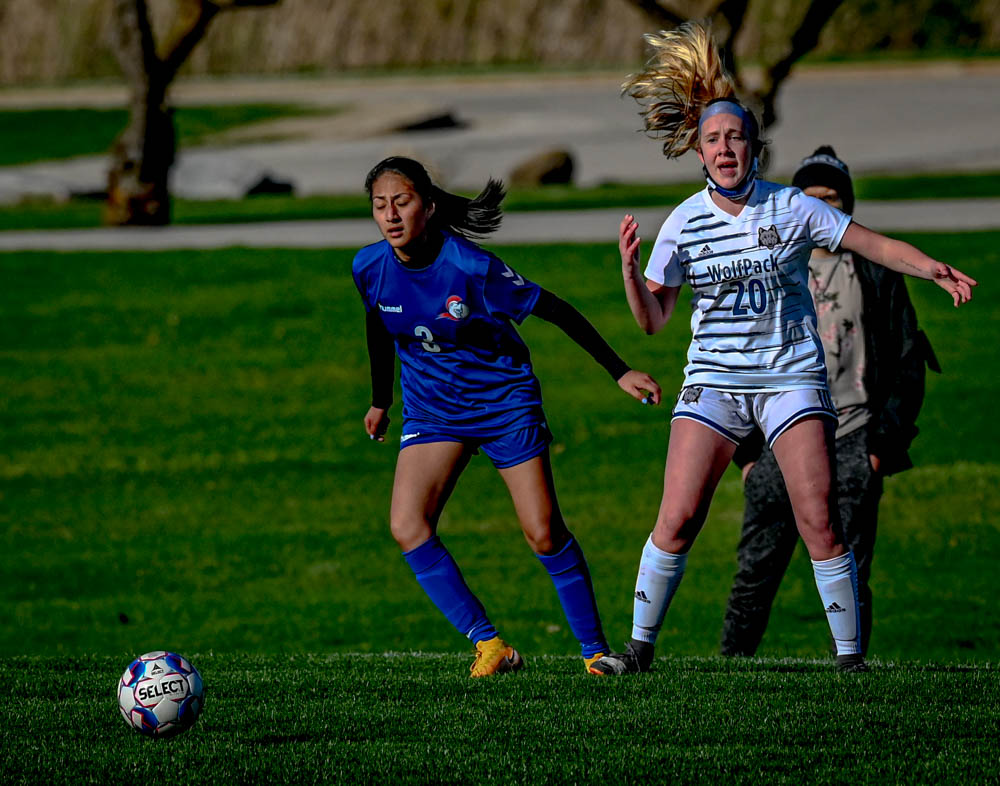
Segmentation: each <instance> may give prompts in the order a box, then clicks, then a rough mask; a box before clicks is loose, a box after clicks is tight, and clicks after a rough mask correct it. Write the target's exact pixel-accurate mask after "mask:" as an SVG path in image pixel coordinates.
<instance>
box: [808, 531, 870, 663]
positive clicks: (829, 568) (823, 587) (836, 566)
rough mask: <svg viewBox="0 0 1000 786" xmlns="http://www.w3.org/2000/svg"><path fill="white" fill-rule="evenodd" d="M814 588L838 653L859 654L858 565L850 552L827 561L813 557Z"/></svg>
mask: <svg viewBox="0 0 1000 786" xmlns="http://www.w3.org/2000/svg"><path fill="white" fill-rule="evenodd" d="M812 564H813V573H814V574H815V576H816V589H818V590H819V597H820V599H821V600H822V601H823V607H824V608H825V609H826V620H827V622H829V623H830V632H831V633H832V634H833V640H834V641H835V642H836V644H837V654H838V655H855V654H860V653H861V629H860V627H859V625H858V616H859V614H858V566H857V564H856V563H855V562H854V554H853V552H850V551H848V552H847V553H846V554H841V555H840V556H839V557H834V558H833V559H827V560H813V561H812Z"/></svg>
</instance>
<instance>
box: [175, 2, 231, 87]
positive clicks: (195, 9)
mask: <svg viewBox="0 0 1000 786" xmlns="http://www.w3.org/2000/svg"><path fill="white" fill-rule="evenodd" d="M221 10H222V9H221V8H220V7H219V6H218V5H216V4H215V3H210V2H203V1H202V0H179V1H178V8H177V17H176V18H175V19H174V24H173V27H172V28H171V30H170V33H169V34H168V36H167V38H166V41H164V44H163V47H162V48H161V50H160V51H161V58H162V62H163V74H164V78H165V79H166V81H167V82H170V81H171V80H172V79H173V78H174V77H175V76H176V75H177V71H178V69H180V67H181V66H182V65H184V61H185V60H187V59H188V55H190V54H191V51H192V50H193V49H194V48H195V46H196V45H197V43H198V42H199V41H201V39H202V38H204V37H205V33H206V31H207V30H208V26H209V24H211V22H212V20H213V19H214V18H215V15H216V14H218V13H219V11H221Z"/></svg>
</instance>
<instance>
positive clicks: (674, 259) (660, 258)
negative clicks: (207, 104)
mask: <svg viewBox="0 0 1000 786" xmlns="http://www.w3.org/2000/svg"><path fill="white" fill-rule="evenodd" d="M850 222H851V217H850V216H848V215H845V214H844V213H842V212H841V211H839V210H837V209H836V208H833V207H830V205H828V204H826V202H823V201H822V200H819V199H815V198H813V197H809V196H806V195H805V194H803V193H802V192H801V191H800V190H799V189H797V188H790V187H788V186H782V185H779V184H777V183H769V182H767V181H761V180H758V181H757V183H756V184H755V186H754V190H753V192H752V193H751V195H750V198H749V199H748V200H747V203H746V205H745V206H744V208H743V210H742V212H741V213H740V215H738V216H731V215H729V214H728V213H726V212H725V211H724V210H722V209H721V208H719V207H718V206H717V205H716V204H715V203H714V202H713V201H712V198H711V196H710V195H709V191H708V189H707V188H706V189H705V190H704V191H699V192H698V193H697V194H695V195H694V196H692V197H689V198H688V199H686V200H684V202H682V203H681V204H680V205H678V206H677V208H675V209H674V211H673V212H672V213H671V214H670V216H669V217H668V218H667V220H666V221H665V222H663V227H662V228H661V229H660V233H659V235H658V236H657V238H656V244H655V245H654V246H653V251H652V254H650V257H649V263H648V265H647V266H646V273H645V275H646V278H648V279H650V280H652V281H656V282H657V283H660V284H664V285H666V286H671V287H676V286H680V285H681V284H682V283H684V282H685V281H687V282H688V283H689V284H690V285H691V288H692V289H693V290H694V300H693V303H692V307H693V310H694V313H693V314H692V316H691V346H690V348H689V349H688V363H687V366H686V367H685V369H684V385H685V386H688V385H703V386H706V387H712V388H716V389H719V390H732V391H742V392H755V391H773V390H794V389H797V388H825V387H826V366H825V364H824V359H823V345H822V343H821V342H820V339H819V335H818V333H817V331H816V312H815V308H814V306H813V300H812V296H811V295H810V294H809V287H808V283H807V282H808V272H809V254H810V252H811V251H812V250H813V248H816V247H819V246H822V247H826V248H828V249H830V250H831V251H832V250H834V249H835V248H837V246H839V245H840V240H841V238H842V237H843V236H844V232H845V231H846V230H847V226H848V224H850Z"/></svg>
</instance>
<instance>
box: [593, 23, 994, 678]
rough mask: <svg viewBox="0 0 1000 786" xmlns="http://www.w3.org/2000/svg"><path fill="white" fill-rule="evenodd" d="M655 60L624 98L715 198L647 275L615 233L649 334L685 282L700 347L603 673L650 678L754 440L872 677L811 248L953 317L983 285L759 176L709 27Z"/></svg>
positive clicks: (627, 236) (630, 236)
mask: <svg viewBox="0 0 1000 786" xmlns="http://www.w3.org/2000/svg"><path fill="white" fill-rule="evenodd" d="M646 40H647V42H648V43H649V44H651V46H652V47H653V49H654V55H653V57H652V58H651V59H650V61H649V62H648V63H647V65H646V67H645V69H644V70H643V71H642V72H641V73H639V74H636V75H633V76H631V77H630V78H629V79H628V81H627V82H626V83H625V85H624V90H625V92H627V93H629V95H631V96H632V97H633V98H635V99H636V100H637V101H638V102H639V103H640V105H641V106H642V107H643V112H642V114H643V115H644V119H645V126H646V130H647V132H649V133H650V134H651V135H654V136H657V137H659V138H661V139H663V140H664V142H663V151H664V154H665V155H667V156H668V157H675V156H679V155H681V154H682V153H684V152H686V151H687V150H691V149H693V150H695V151H696V152H697V155H698V158H699V160H700V161H701V162H702V164H703V165H704V174H705V176H706V179H707V181H708V187H707V188H706V189H704V190H703V191H700V192H698V193H697V194H695V195H694V196H692V197H690V198H689V199H687V200H685V201H684V202H683V203H682V204H681V205H679V206H678V207H677V208H676V209H675V210H674V211H673V212H672V213H671V214H670V216H669V217H668V219H667V220H666V222H665V223H664V225H663V227H662V229H661V230H660V233H659V235H658V237H657V239H656V242H655V244H654V246H653V250H652V253H651V255H650V259H649V262H648V264H647V267H646V270H645V276H643V275H642V274H641V273H640V272H639V244H640V238H639V236H638V234H637V230H638V225H637V224H636V222H635V220H634V218H633V216H631V215H626V216H625V217H624V219H623V220H622V222H621V226H620V229H619V250H620V252H621V259H622V273H623V275H624V280H625V292H626V296H627V299H628V303H629V306H630V308H631V310H632V314H633V315H634V316H635V319H636V321H637V322H638V323H639V325H640V327H642V328H643V330H644V331H645V332H646V333H648V334H653V333H656V332H657V331H659V330H660V329H661V328H662V327H663V326H664V325H665V324H666V323H667V321H668V320H669V319H670V317H671V315H672V313H673V311H674V306H675V304H676V303H677V299H678V296H679V293H680V289H681V285H682V284H684V283H685V282H686V283H687V284H689V285H690V286H691V288H692V290H693V292H694V302H693V306H694V308H693V310H692V317H691V329H692V341H691V346H690V349H689V351H688V363H687V366H686V367H685V371H684V373H685V379H684V383H683V387H682V389H681V392H680V395H679V396H678V400H677V404H676V406H675V408H674V411H673V419H672V424H671V429H670V441H669V446H668V449H667V461H666V470H665V473H664V486H663V497H662V501H661V503H660V509H659V513H658V515H657V519H656V524H655V526H654V528H653V532H652V534H651V535H650V537H649V539H648V540H647V542H646V545H645V547H644V549H643V552H642V557H641V560H640V563H639V574H638V578H637V580H636V585H635V599H634V603H633V626H632V638H631V640H630V641H629V642H628V644H627V647H626V651H625V652H623V653H617V654H613V655H611V656H608V657H605V658H602V659H601V660H600V661H598V662H597V663H595V664H594V668H596V669H598V670H601V671H604V672H605V673H609V674H621V673H631V672H639V671H646V670H648V669H649V667H650V664H651V663H652V660H653V651H654V650H653V648H654V645H655V642H656V637H657V634H658V633H659V631H660V627H661V626H662V624H663V619H664V615H665V614H666V611H667V608H668V606H669V605H670V601H671V599H672V597H673V595H674V593H675V592H676V590H677V587H678V585H679V584H680V581H681V578H682V576H683V575H684V570H685V565H686V562H687V554H688V551H689V549H690V548H691V545H692V544H693V543H694V540H695V537H696V536H697V534H698V532H699V531H700V529H701V527H702V525H703V524H704V522H705V519H706V516H707V514H708V508H709V504H710V502H711V499H712V496H713V494H714V492H715V488H716V486H717V485H718V482H719V480H720V478H721V477H722V474H723V472H724V471H725V469H726V467H727V465H728V464H729V462H730V460H731V459H732V457H733V453H734V451H735V449H736V445H737V443H738V442H739V441H740V439H742V438H743V437H745V436H746V435H748V434H749V433H750V432H751V430H752V429H753V428H754V427H759V428H760V430H761V431H762V432H763V433H764V436H765V438H766V439H767V443H768V445H769V446H770V447H771V449H772V451H773V453H774V456H775V458H776V459H777V463H778V466H779V467H780V469H781V473H782V475H783V477H784V480H785V485H786V487H787V489H788V495H789V498H790V501H791V504H792V509H793V511H794V514H795V521H796V525H797V527H798V530H799V533H800V535H801V537H802V539H803V541H804V542H805V545H806V549H807V550H808V552H809V555H810V557H811V559H812V564H813V572H814V575H815V578H816V585H817V588H818V590H819V594H820V598H821V600H822V603H823V608H824V609H825V610H826V614H827V620H828V622H829V624H830V630H831V632H832V634H833V638H834V640H835V642H836V648H837V665H838V667H839V668H840V669H841V670H842V671H848V672H858V671H867V669H868V667H867V664H866V663H865V660H864V657H863V653H862V651H861V643H860V629H859V625H858V595H857V567H856V565H855V561H854V556H853V554H852V553H851V552H850V551H849V550H848V549H847V548H845V546H844V543H843V538H842V535H841V532H840V527H839V524H838V522H837V521H835V520H834V518H833V517H834V516H836V505H833V504H831V497H832V495H833V493H834V486H833V484H832V482H831V480H832V473H833V470H832V464H831V447H832V444H833V438H832V432H833V428H831V427H833V426H835V424H836V418H837V415H836V412H835V410H834V409H833V406H832V402H831V399H830V394H829V391H828V389H827V381H826V367H825V363H824V358H823V349H822V344H821V342H820V339H819V336H818V335H817V332H816V315H815V310H814V307H813V303H812V298H811V296H810V293H809V289H808V286H807V276H808V261H809V256H810V252H811V250H812V249H813V248H817V247H825V248H827V249H828V250H830V251H833V250H835V249H838V248H842V249H846V250H850V251H855V252H857V253H858V254H860V255H862V256H864V257H867V258H868V259H870V260H872V261H874V262H876V263H878V264H881V265H884V266H885V267H887V268H890V269H892V270H897V271H899V272H901V273H907V274H909V275H912V276H916V277H918V278H925V279H930V280H932V281H934V282H935V283H936V284H938V285H939V286H941V287H942V288H943V289H944V290H945V291H946V292H948V294H949V295H951V297H952V299H953V302H954V304H955V305H956V306H958V305H959V304H961V303H964V302H966V301H968V300H969V299H970V298H971V297H972V289H971V288H972V287H973V286H975V285H976V282H975V281H974V280H973V279H971V278H970V277H969V276H966V275H965V274H964V273H961V272H960V271H958V270H955V269H954V268H951V267H949V266H948V265H946V264H944V263H942V262H938V261H936V260H934V259H932V258H930V257H929V256H927V255H926V254H924V253H923V252H921V251H920V250H918V249H916V248H914V247H913V246H911V245H909V244H907V243H902V242H900V241H897V240H891V239H889V238H887V237H884V236H883V235H880V234H877V233H875V232H872V231H871V230H869V229H866V228H865V227H863V226H861V225H860V224H857V223H855V222H853V221H852V220H851V218H850V217H849V216H847V215H845V214H844V213H842V212H841V211H839V210H837V209H835V208H833V207H831V206H829V205H827V204H826V203H825V202H823V201H821V200H819V199H815V198H813V197H808V196H805V195H803V194H802V192H801V191H799V190H798V189H796V188H788V187H784V186H780V185H778V184H776V183H768V182H765V181H762V180H759V179H758V178H757V157H758V155H759V154H760V152H761V149H762V146H763V142H762V140H761V138H760V133H759V130H758V129H759V126H758V124H757V121H756V119H755V118H754V116H753V114H752V113H751V112H750V111H748V110H747V109H746V108H745V107H744V106H742V105H741V104H740V103H739V102H738V101H737V100H736V99H735V98H734V93H735V90H734V85H733V82H732V79H731V77H730V76H729V75H728V74H727V73H726V72H725V69H724V68H723V66H722V63H721V60H720V57H719V53H718V51H717V49H716V47H715V45H714V43H713V41H712V38H711V34H710V32H709V30H708V29H707V28H706V27H705V26H703V25H701V24H699V23H687V24H684V25H681V26H680V27H678V28H677V29H676V30H673V31H669V32H667V31H665V32H662V33H660V34H659V35H650V36H646Z"/></svg>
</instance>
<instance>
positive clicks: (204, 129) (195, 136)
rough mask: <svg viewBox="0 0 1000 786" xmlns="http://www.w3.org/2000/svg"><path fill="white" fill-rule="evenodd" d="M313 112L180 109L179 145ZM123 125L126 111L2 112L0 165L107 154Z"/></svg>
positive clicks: (285, 107)
mask: <svg viewBox="0 0 1000 786" xmlns="http://www.w3.org/2000/svg"><path fill="white" fill-rule="evenodd" d="M316 111H317V110H315V109H312V108H309V107H304V106H298V105H294V104H222V105H218V106H208V105H206V106H188V107H179V108H177V109H176V110H175V112H174V125H175V128H176V131H177V144H178V145H179V146H180V147H184V146H188V145H197V144H200V143H202V142H204V141H205V140H206V139H208V138H210V137H211V136H212V135H213V134H218V133H220V132H223V131H227V130H229V129H231V128H236V127H239V126H248V125H252V124H254V123H258V122H260V121H262V120H274V119H276V118H281V117H290V116H296V115H304V114H314V113H315V112H316ZM322 111H324V112H327V111H328V110H322ZM127 123H128V111H127V110H125V109H93V108H83V107H76V108H70V109H61V108H53V109H0V129H2V131H0V140H2V142H3V144H0V166H14V165H17V164H30V163H33V162H35V161H47V160H51V159H60V158H71V157H73V156H85V155H98V154H100V153H105V152H107V151H108V150H110V149H111V145H112V144H113V143H114V141H115V138H116V137H117V136H118V134H120V133H121V131H122V129H124V128H125V126H126V124H127Z"/></svg>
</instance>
